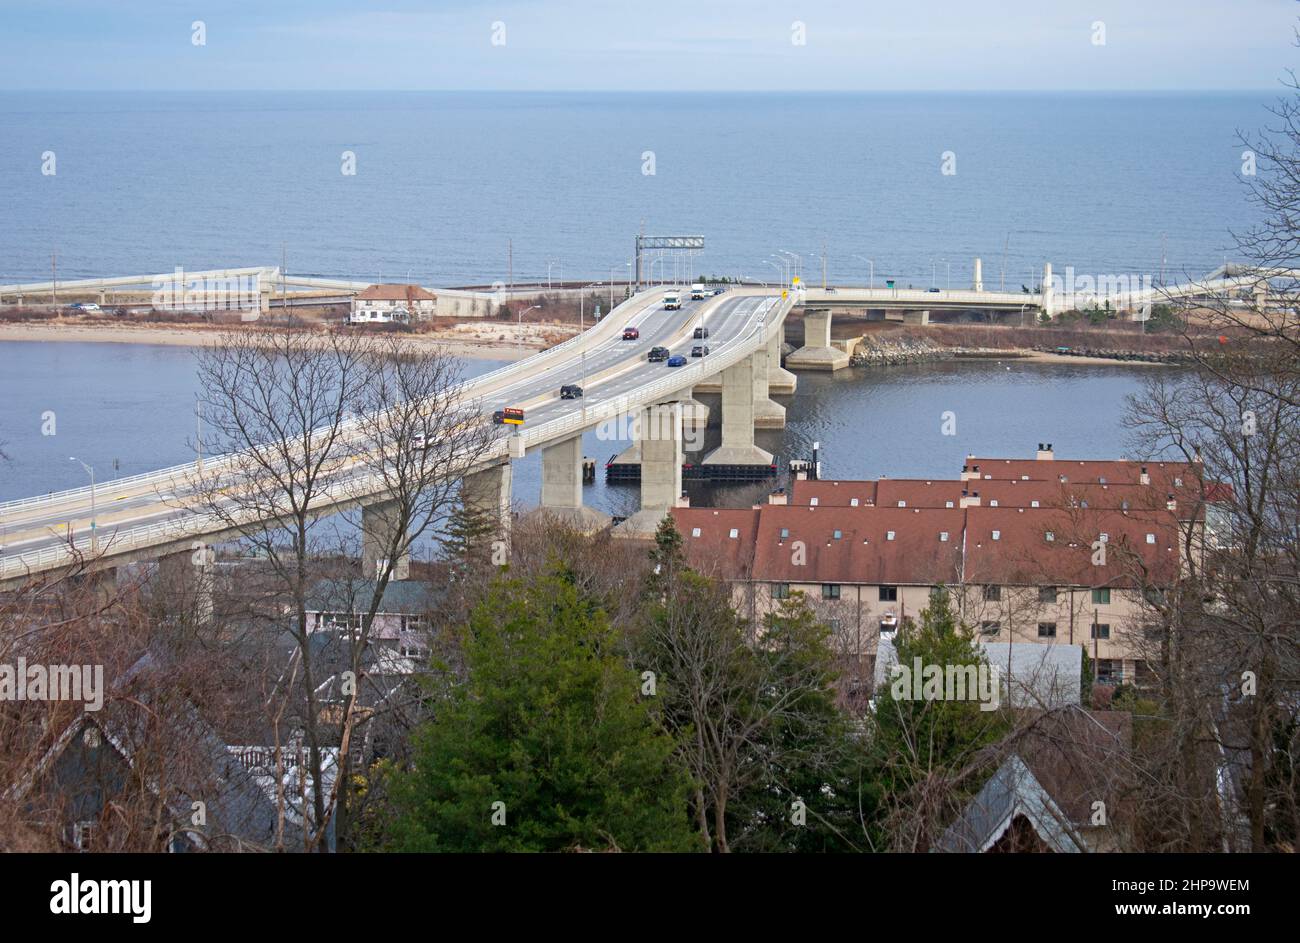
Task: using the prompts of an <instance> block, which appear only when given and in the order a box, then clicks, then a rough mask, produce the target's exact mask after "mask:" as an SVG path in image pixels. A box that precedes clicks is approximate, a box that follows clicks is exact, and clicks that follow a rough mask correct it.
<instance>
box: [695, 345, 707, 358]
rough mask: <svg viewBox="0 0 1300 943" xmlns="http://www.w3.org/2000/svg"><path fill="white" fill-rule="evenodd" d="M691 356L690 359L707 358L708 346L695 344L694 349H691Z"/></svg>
mask: <svg viewBox="0 0 1300 943" xmlns="http://www.w3.org/2000/svg"><path fill="white" fill-rule="evenodd" d="M691 356H692V357H707V356H709V347H708V345H707V344H696V345H695V346H694V347H692V348H691Z"/></svg>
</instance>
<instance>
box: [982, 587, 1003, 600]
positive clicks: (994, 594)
mask: <svg viewBox="0 0 1300 943" xmlns="http://www.w3.org/2000/svg"><path fill="white" fill-rule="evenodd" d="M984 601H985V602H1001V601H1002V587H1001V586H985V587H984Z"/></svg>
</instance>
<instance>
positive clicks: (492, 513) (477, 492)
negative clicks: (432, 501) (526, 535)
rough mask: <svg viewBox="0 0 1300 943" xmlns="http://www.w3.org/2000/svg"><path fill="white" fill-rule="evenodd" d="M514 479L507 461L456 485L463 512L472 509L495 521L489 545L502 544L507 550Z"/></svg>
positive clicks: (467, 477)
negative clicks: (492, 542)
mask: <svg viewBox="0 0 1300 943" xmlns="http://www.w3.org/2000/svg"><path fill="white" fill-rule="evenodd" d="M513 479H514V475H513V471H512V468H511V465H510V461H509V460H508V459H507V460H506V461H503V462H502V463H501V464H499V465H493V466H492V467H491V468H485V469H483V470H482V471H478V472H474V473H473V474H469V475H466V476H465V479H464V481H462V482H461V483H460V499H461V502H462V503H463V504H464V505H465V506H466V507H467V508H473V509H475V510H477V511H479V512H481V513H483V514H485V515H487V516H489V517H490V518H491V519H492V520H494V521H496V525H497V528H496V533H495V534H493V535H490V537H489V539H490V540H492V541H498V540H499V541H502V542H503V543H504V545H505V547H506V548H509V546H510V524H511V501H512V492H511V486H512V482H513Z"/></svg>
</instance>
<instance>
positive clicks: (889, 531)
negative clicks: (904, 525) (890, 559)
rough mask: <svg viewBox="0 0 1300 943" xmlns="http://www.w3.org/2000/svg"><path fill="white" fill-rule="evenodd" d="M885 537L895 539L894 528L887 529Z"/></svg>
mask: <svg viewBox="0 0 1300 943" xmlns="http://www.w3.org/2000/svg"><path fill="white" fill-rule="evenodd" d="M885 539H886V540H893V539H894V532H893V531H892V530H887V531H885Z"/></svg>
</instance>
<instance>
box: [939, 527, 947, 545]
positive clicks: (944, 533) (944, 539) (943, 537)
mask: <svg viewBox="0 0 1300 943" xmlns="http://www.w3.org/2000/svg"><path fill="white" fill-rule="evenodd" d="M939 540H941V541H942V542H943V543H947V542H948V532H947V531H946V530H941V531H939Z"/></svg>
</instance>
